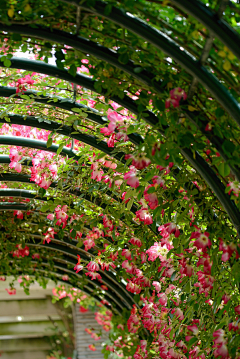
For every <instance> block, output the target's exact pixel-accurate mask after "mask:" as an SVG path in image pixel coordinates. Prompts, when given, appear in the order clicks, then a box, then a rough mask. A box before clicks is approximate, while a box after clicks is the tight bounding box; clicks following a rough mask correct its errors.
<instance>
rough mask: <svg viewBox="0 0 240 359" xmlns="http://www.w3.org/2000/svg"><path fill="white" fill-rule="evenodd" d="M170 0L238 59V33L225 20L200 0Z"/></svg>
mask: <svg viewBox="0 0 240 359" xmlns="http://www.w3.org/2000/svg"><path fill="white" fill-rule="evenodd" d="M170 2H172V3H173V4H174V5H176V6H177V7H179V8H181V9H182V10H184V11H185V12H186V13H187V14H190V15H191V16H193V17H194V18H195V19H197V20H198V21H199V22H201V23H202V24H203V25H204V26H205V27H206V28H207V29H209V30H210V31H211V32H212V33H213V34H214V36H215V37H217V38H218V39H219V40H220V41H221V42H222V43H223V44H224V45H225V46H227V48H229V49H230V50H231V51H232V53H233V54H234V55H235V56H236V57H237V58H238V59H239V60H240V47H239V46H238V45H239V43H240V36H239V34H238V33H237V32H236V31H235V30H234V29H233V28H232V27H231V26H230V25H229V24H228V23H227V22H226V21H225V20H223V19H220V18H219V17H218V16H217V14H216V13H215V12H214V11H213V10H211V9H209V7H207V6H206V5H205V4H203V2H202V1H196V0H170ZM170 6H171V5H170Z"/></svg>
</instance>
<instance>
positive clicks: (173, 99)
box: [165, 87, 187, 108]
mask: <svg viewBox="0 0 240 359" xmlns="http://www.w3.org/2000/svg"><path fill="white" fill-rule="evenodd" d="M181 99H183V100H186V99H187V94H186V92H185V91H184V90H183V89H181V88H180V87H176V88H174V89H173V90H171V91H170V97H169V98H168V99H167V100H166V102H165V108H169V107H170V105H171V104H172V105H173V107H179V105H180V101H181Z"/></svg>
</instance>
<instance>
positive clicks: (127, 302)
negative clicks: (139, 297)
mask: <svg viewBox="0 0 240 359" xmlns="http://www.w3.org/2000/svg"><path fill="white" fill-rule="evenodd" d="M27 244H28V245H29V246H31V247H34V248H35V247H36V248H41V247H42V246H40V245H38V244H30V243H29V242H28V243H27ZM54 251H56V252H58V253H62V252H61V251H59V250H54ZM51 259H52V261H53V262H54V263H55V264H56V265H57V266H59V267H62V268H64V269H65V271H66V272H68V273H71V274H76V273H75V272H74V270H73V269H70V268H68V267H66V265H71V266H72V268H73V267H75V265H76V260H75V262H74V261H72V260H71V259H70V258H67V259H66V258H65V257H64V259H62V258H58V257H51ZM46 263H48V262H46ZM48 265H49V266H50V264H48ZM77 275H78V276H79V277H80V278H84V279H85V280H86V282H88V283H90V284H92V285H93V286H94V287H99V288H101V285H102V284H105V285H106V286H107V287H108V288H109V291H108V293H112V294H113V295H112V297H113V301H114V302H115V303H116V304H118V303H119V300H120V302H121V303H122V305H123V307H126V308H128V309H131V308H132V305H133V304H135V305H137V307H139V306H138V304H137V303H136V302H135V301H134V300H133V298H131V297H130V296H128V298H127V297H126V295H125V294H124V292H123V291H121V289H120V288H117V286H116V284H115V283H113V282H112V281H110V280H109V279H108V278H106V277H104V276H103V275H102V274H101V276H102V281H101V282H99V281H98V280H95V279H94V280H91V279H89V278H88V277H87V276H86V277H85V276H84V277H83V275H81V274H79V273H77ZM101 283H102V284H101ZM129 294H130V293H129Z"/></svg>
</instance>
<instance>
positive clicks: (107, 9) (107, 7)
mask: <svg viewBox="0 0 240 359" xmlns="http://www.w3.org/2000/svg"><path fill="white" fill-rule="evenodd" d="M111 12H112V4H108V5H107V6H105V8H104V15H106V16H108V15H110V14H111Z"/></svg>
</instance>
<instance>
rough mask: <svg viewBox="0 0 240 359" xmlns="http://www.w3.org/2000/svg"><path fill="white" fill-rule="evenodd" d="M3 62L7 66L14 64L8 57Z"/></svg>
mask: <svg viewBox="0 0 240 359" xmlns="http://www.w3.org/2000/svg"><path fill="white" fill-rule="evenodd" d="M3 64H4V66H6V67H10V66H11V65H12V63H11V61H10V60H9V59H7V58H6V59H5V60H4V62H3Z"/></svg>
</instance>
